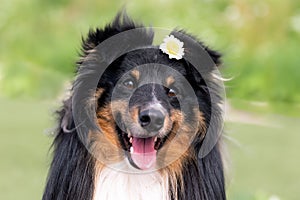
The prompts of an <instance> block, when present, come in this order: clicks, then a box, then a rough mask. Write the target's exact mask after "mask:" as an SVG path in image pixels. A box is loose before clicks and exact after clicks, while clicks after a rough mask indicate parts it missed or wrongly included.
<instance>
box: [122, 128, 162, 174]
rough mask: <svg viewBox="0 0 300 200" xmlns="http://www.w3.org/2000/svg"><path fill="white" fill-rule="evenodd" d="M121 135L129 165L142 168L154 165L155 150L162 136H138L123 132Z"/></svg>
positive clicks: (160, 144) (159, 144)
mask: <svg viewBox="0 0 300 200" xmlns="http://www.w3.org/2000/svg"><path fill="white" fill-rule="evenodd" d="M121 137H122V141H123V144H124V145H123V146H124V147H125V150H126V151H127V156H128V159H129V162H130V163H131V165H133V166H134V167H136V168H138V169H142V170H147V169H151V168H152V167H154V165H155V163H156V154H157V151H158V150H159V149H160V148H161V147H162V145H163V141H164V138H159V137H157V136H154V137H148V138H139V137H134V136H132V135H131V134H127V133H125V132H122V136H121Z"/></svg>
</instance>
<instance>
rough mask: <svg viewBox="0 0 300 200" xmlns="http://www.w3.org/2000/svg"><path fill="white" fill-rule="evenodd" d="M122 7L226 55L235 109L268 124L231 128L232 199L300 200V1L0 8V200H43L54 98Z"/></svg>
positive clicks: (61, 2) (18, 3)
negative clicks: (93, 32)
mask: <svg viewBox="0 0 300 200" xmlns="http://www.w3.org/2000/svg"><path fill="white" fill-rule="evenodd" d="M125 5H126V8H127V11H128V13H129V15H131V16H132V17H133V18H134V19H138V20H141V21H143V22H144V23H145V24H146V25H152V26H154V27H161V28H167V29H172V28H174V27H181V28H185V29H187V30H188V32H191V33H193V34H194V35H196V36H197V37H199V38H201V39H202V40H203V41H205V43H206V44H208V45H209V46H211V47H213V48H214V49H217V50H219V51H221V52H222V53H223V54H224V58H223V60H224V67H223V68H222V70H221V71H222V74H223V75H224V76H225V77H226V78H229V77H233V80H231V81H229V82H227V83H226V91H227V96H228V98H230V100H231V101H230V102H231V103H232V104H233V106H234V107H235V108H237V109H239V110H242V111H244V112H246V113H248V112H252V113H255V114H256V115H258V116H260V117H261V116H262V117H263V118H265V119H267V120H268V121H269V122H270V124H269V125H267V126H258V125H251V124H249V123H247V121H244V122H245V123H238V122H227V123H226V126H225V127H226V131H227V135H228V137H229V138H231V139H227V140H226V143H227V144H228V148H229V154H230V158H231V165H230V167H229V168H230V173H229V175H228V197H229V198H228V199H230V200H231V199H233V200H271V199H270V197H271V196H272V195H276V196H278V197H279V198H280V199H287V200H296V199H299V198H300V190H299V188H300V181H299V180H300V170H299V168H300V159H299V158H300V156H299V152H300V151H299V150H300V135H299V133H300V123H299V122H300V120H299V116H300V115H299V113H300V90H299V88H300V66H299V63H300V56H299V52H300V1H295V0H286V1H280V0H265V1H260V0H239V1H237V0H229V1H225V0H186V1H181V0H152V1H140V0H130V1H129V0H128V1H121V0H111V1H104V0H97V1H95V0H86V1H81V0H72V1H71V0H52V1H50V0H45V1H40V0H27V1H23V0H2V1H1V6H0V156H1V161H0V199H5V200H15V199H22V200H27V199H28V200H29V199H30V200H32V199H41V195H42V190H43V188H44V184H45V180H46V174H47V169H48V166H49V162H50V160H51V154H49V148H50V145H51V142H52V138H51V137H49V136H47V135H46V134H45V132H49V131H47V130H48V129H49V128H52V127H53V126H54V125H53V124H54V122H53V118H52V117H51V116H53V115H52V110H53V109H54V108H56V107H57V106H59V103H57V100H56V99H57V96H58V95H60V94H62V93H63V91H64V88H65V85H66V82H67V81H69V80H71V79H72V78H73V76H74V74H73V71H74V63H75V61H76V60H77V59H78V52H79V51H80V40H81V36H82V35H83V36H84V35H85V34H86V33H87V32H88V30H89V28H94V27H102V26H103V25H104V24H106V23H108V22H110V21H111V19H112V18H113V17H114V15H115V13H116V12H117V11H119V10H120V8H122V7H123V6H125ZM253 102H254V103H253ZM262 104H263V105H264V106H256V105H262ZM238 117H239V116H238ZM257 120H258V119H257ZM45 130H46V131H45ZM273 200H274V199H273Z"/></svg>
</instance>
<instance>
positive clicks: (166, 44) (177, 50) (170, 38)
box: [159, 35, 184, 60]
mask: <svg viewBox="0 0 300 200" xmlns="http://www.w3.org/2000/svg"><path fill="white" fill-rule="evenodd" d="M159 48H160V49H161V50H162V52H163V53H166V54H168V55H169V58H170V59H172V58H175V59H177V60H179V59H181V58H182V57H183V55H184V48H183V42H181V41H180V40H179V39H177V38H175V37H174V35H167V36H166V37H165V38H164V40H163V43H162V44H161V45H160V46H159Z"/></svg>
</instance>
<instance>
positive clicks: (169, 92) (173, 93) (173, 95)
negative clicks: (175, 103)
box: [168, 89, 176, 97]
mask: <svg viewBox="0 0 300 200" xmlns="http://www.w3.org/2000/svg"><path fill="white" fill-rule="evenodd" d="M168 96H169V97H175V96H176V90H175V89H169V90H168Z"/></svg>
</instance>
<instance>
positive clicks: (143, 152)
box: [131, 137, 156, 169]
mask: <svg viewBox="0 0 300 200" xmlns="http://www.w3.org/2000/svg"><path fill="white" fill-rule="evenodd" d="M132 147H133V151H132V152H131V158H132V160H133V161H134V163H135V164H136V165H137V166H138V167H139V168H140V169H150V168H151V167H153V165H154V164H155V162H156V150H155V149H154V137H151V138H135V137H133V138H132Z"/></svg>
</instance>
